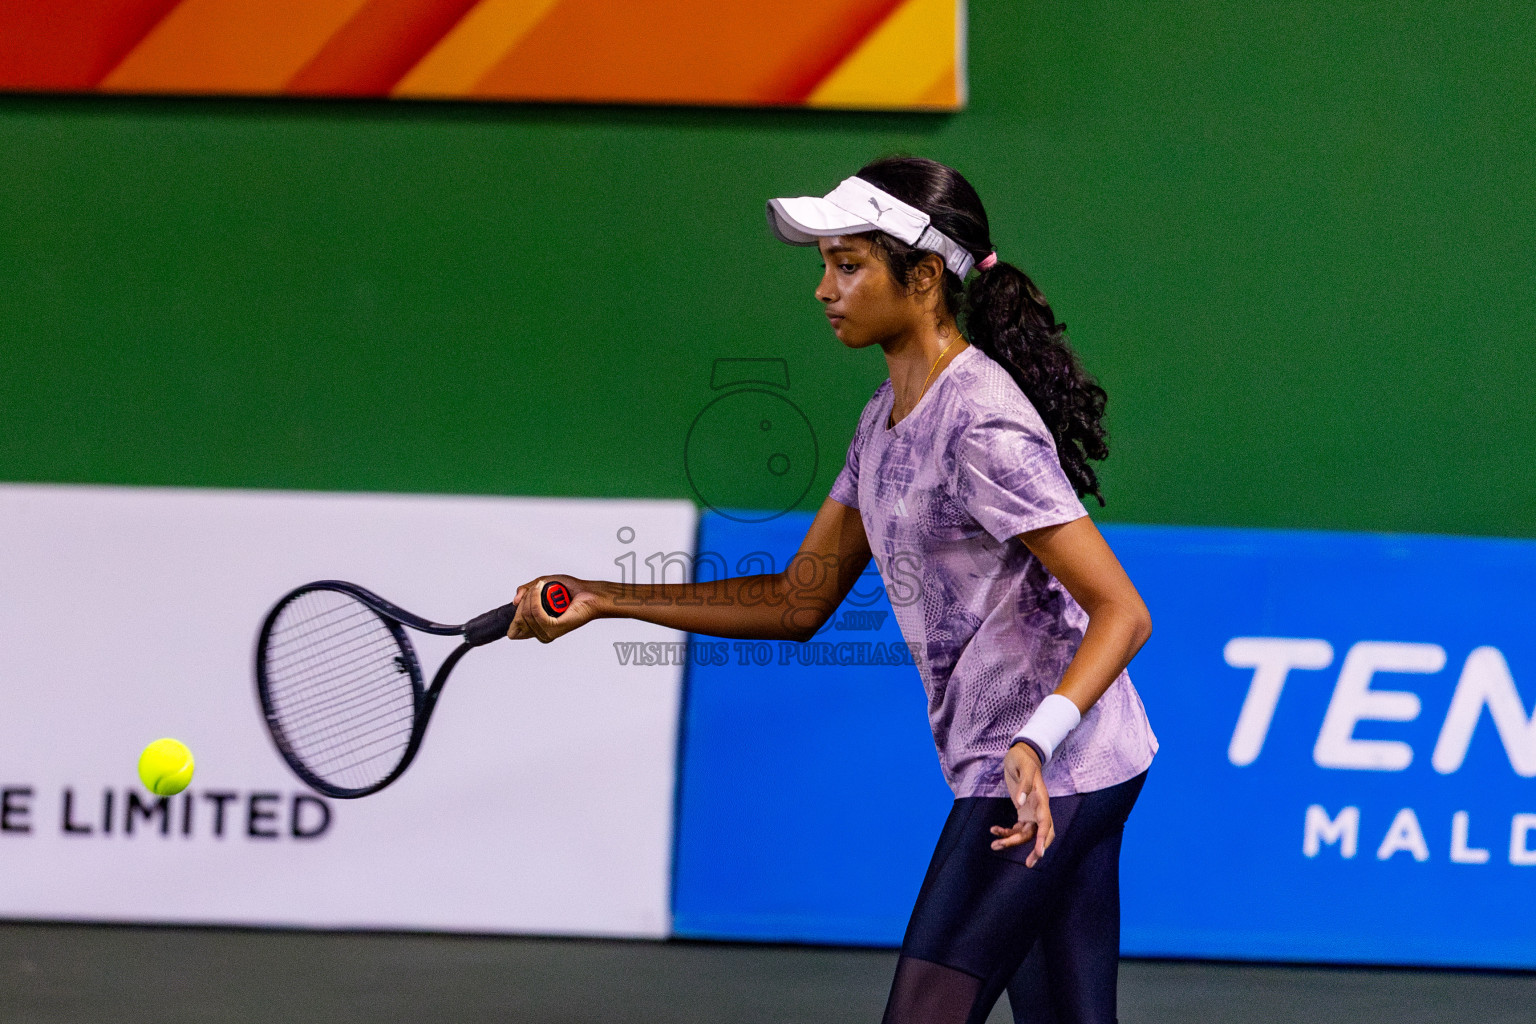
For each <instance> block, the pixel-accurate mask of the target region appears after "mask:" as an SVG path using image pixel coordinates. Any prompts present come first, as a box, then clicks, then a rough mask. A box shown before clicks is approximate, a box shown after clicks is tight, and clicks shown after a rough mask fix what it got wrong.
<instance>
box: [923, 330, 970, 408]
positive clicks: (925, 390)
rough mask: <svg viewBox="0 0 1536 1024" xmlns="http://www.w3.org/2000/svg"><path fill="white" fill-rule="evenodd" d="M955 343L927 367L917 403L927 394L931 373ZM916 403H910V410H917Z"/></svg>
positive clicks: (950, 344)
mask: <svg viewBox="0 0 1536 1024" xmlns="http://www.w3.org/2000/svg"><path fill="white" fill-rule="evenodd" d="M959 340H960V338H959V337H958V336H956V338H955V341H959ZM955 341H952V342H950V343H949V344H948V345H945V346H944V351H943V352H940V353H939V358H937V359H935V360H934V361H933V365H932V366H930V367H928V376H926V377H924V378H923V389H922V390H921V391H919V392H918V393H917V402H921V401H922V400H923V396H924V395H926V394H927V393H928V382H929V381H930V380H932V379H933V371H934V370H937V369H938V368H939V364H940V363H942V362H943V361H944V356H945V355H946V354H947V353H948V352H949V350H950V349H952V348H954V347H955ZM917 402H913V403H912V408H914V409H915V408H917Z"/></svg>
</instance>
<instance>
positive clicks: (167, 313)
mask: <svg viewBox="0 0 1536 1024" xmlns="http://www.w3.org/2000/svg"><path fill="white" fill-rule="evenodd" d="M970 24H971V49H970V59H971V93H972V101H971V107H970V109H969V110H968V111H966V112H965V113H962V114H958V115H953V116H884V115H847V114H830V113H811V112H772V111H709V110H654V109H611V108H568V107H542V108H541V107H499V106H477V105H432V104H390V103H342V102H336V103H331V102H303V101H295V102H269V101H244V100H240V101H223V100H218V101H213V100H146V99H114V98H70V97H10V98H5V99H0V152H3V153H4V160H3V161H0V282H3V284H0V479H7V480H35V481H80V482H85V481H95V482H112V483H144V484H185V485H200V486H201V485H206V486H236V487H281V488H319V489H366V490H387V491H468V492H480V493H518V494H586V495H644V496H658V497H680V496H689V495H690V493H691V492H690V490H689V487H688V482H687V479H686V477H685V474H684V467H683V459H682V446H683V439H684V435H685V433H686V431H687V429H688V425H689V423H690V422H691V420H692V419H693V417H694V415H695V414H696V413H697V412H698V411H699V410H700V408H701V407H702V406H703V404H704V403H705V402H706V401H707V400H708V399H709V397H710V392H709V388H708V380H709V373H710V366H711V362H712V360H713V359H714V358H715V357H717V356H772V357H783V358H785V359H786V360H787V361H788V364H789V367H790V374H791V382H792V390H791V396H792V397H793V398H794V400H795V401H796V403H797V404H798V405H799V406H800V407H801V408H802V409H804V410H805V412H806V414H807V416H809V418H810V420H811V422H812V424H813V425H814V427H815V429H816V432H817V434H818V435H819V437H820V439H821V470H820V474H819V478H818V481H817V483H816V484H815V486H814V487H813V488H812V491H811V495H810V497H809V498H808V499H807V501H806V503H805V504H804V506H803V507H812V508H814V507H815V505H816V504H818V503H819V500H820V498H821V496H822V495H824V494H825V493H826V487H827V486H828V485H829V484H830V482H831V479H832V476H833V475H834V473H835V471H836V469H837V467H838V466H839V465H840V464H841V460H842V456H843V451H844V449H845V447H846V445H847V441H848V438H849V436H850V435H851V433H852V430H853V425H854V422H855V420H856V418H857V414H858V411H859V409H860V408H861V406H862V405H863V403H864V401H865V400H866V399H867V398H868V396H869V393H870V391H871V390H872V389H873V388H874V386H875V385H876V384H877V383H879V381H880V380H882V379H883V378H884V376H885V373H884V363H883V360H881V358H880V356H879V354H878V353H877V352H863V353H851V352H847V351H845V350H844V349H843V348H842V347H841V346H840V345H839V344H838V343H837V342H836V340H835V339H833V338H832V337H831V336H830V334H829V333H828V331H827V329H826V327H825V325H824V321H822V320H821V318H820V316H819V314H818V312H817V310H816V308H815V306H816V304H815V302H814V301H813V300H812V298H811V290H812V288H813V287H814V284H815V278H816V273H817V270H816V264H815V258H814V257H813V256H811V255H809V254H808V253H807V251H805V250H796V249H790V248H788V247H785V246H781V245H778V244H777V243H774V242H772V241H771V240H770V239H769V236H768V234H767V230H766V228H765V226H764V222H763V213H762V209H763V202H764V200H765V199H766V198H767V197H769V196H773V195H785V194H803V193H808V192H813V193H818V194H819V193H821V192H823V191H825V190H826V189H828V188H830V187H831V186H832V185H833V184H835V183H836V182H837V181H838V180H839V179H840V178H842V177H844V176H846V175H847V174H849V173H852V171H853V170H855V169H857V167H858V166H859V165H860V164H861V163H862V162H864V161H865V160H866V159H868V158H870V157H872V156H874V155H877V154H883V153H887V152H892V151H907V152H915V153H920V154H924V155H928V156H933V157H936V158H938V159H940V160H943V161H945V162H948V163H951V164H953V165H955V166H957V167H959V168H960V169H961V170H963V171H964V172H965V173H966V174H967V175H968V176H969V177H970V178H971V179H972V181H973V182H974V183H975V184H976V185H977V187H978V189H979V191H980V192H981V194H982V196H983V198H984V199H985V200H986V201H987V203H988V206H989V210H990V213H991V215H992V220H993V224H994V237H995V238H996V239H997V240H998V242H999V247H1000V249H1001V251H1002V253H1003V254H1004V256H1005V257H1007V258H1009V259H1011V260H1013V261H1015V262H1018V263H1020V264H1021V265H1023V266H1025V267H1026V268H1027V269H1028V270H1029V271H1030V272H1031V274H1032V275H1033V276H1034V277H1035V278H1036V280H1037V281H1038V282H1039V283H1040V284H1041V286H1042V288H1043V289H1044V291H1045V292H1046V294H1047V295H1048V296H1049V297H1050V299H1051V301H1052V303H1053V304H1054V305H1055V307H1056V310H1057V312H1058V314H1059V315H1060V316H1061V317H1062V318H1063V319H1064V320H1065V321H1066V322H1067V323H1068V325H1069V327H1070V329H1071V333H1072V337H1073V339H1074V341H1075V343H1076V344H1077V346H1078V348H1079V350H1080V351H1081V352H1082V353H1083V355H1084V358H1085V359H1086V361H1087V363H1088V364H1089V366H1090V368H1091V369H1092V370H1094V371H1095V372H1096V373H1098V374H1099V375H1100V377H1101V379H1102V380H1103V382H1104V383H1105V385H1106V386H1107V388H1108V390H1109V393H1110V418H1111V429H1112V431H1113V439H1112V440H1113V454H1112V456H1111V459H1110V460H1109V462H1108V463H1107V464H1106V466H1105V469H1104V474H1105V478H1106V495H1107V496H1108V498H1109V506H1108V508H1107V509H1105V510H1104V511H1103V513H1102V516H1103V517H1104V518H1107V519H1115V520H1128V521H1141V522H1160V523H1191V524H1228V525H1255V526H1288V527H1316V528H1342V529H1365V530H1412V531H1432V532H1444V533H1488V534H1506V535H1525V536H1536V468H1533V465H1532V453H1533V452H1536V416H1533V412H1536V401H1533V400H1532V398H1531V396H1530V388H1531V383H1532V381H1533V379H1536V354H1533V348H1536V346H1533V341H1536V302H1533V291H1536V288H1533V286H1536V256H1533V254H1536V187H1533V184H1536V87H1533V81H1532V75H1533V73H1532V69H1533V68H1536V19H1533V18H1532V17H1531V15H1530V9H1529V6H1528V4H1525V3H1518V2H1510V3H1465V2H1464V3H1460V4H1455V5H1446V4H1428V3H1413V2H1408V3H1397V4H1384V3H1342V4H1341V3H1323V2H1320V0H1314V2H1305V3H1301V2H1297V3H1262V4H1260V3H1247V4H1236V3H1233V4H1218V3H1194V2H1186V3H1179V4H1155V5H1149V4H1144V3H1140V2H1131V0H1079V2H1075V3H1070V4H1069V3H1058V2H1049V3H1044V2H1034V0H1031V2H1028V3H1018V2H1008V0H973V3H972V5H971V22H970ZM756 497H760V496H756ZM754 500H755V496H754V494H753V493H751V489H750V488H749V487H748V488H744V490H743V493H742V494H741V495H740V503H741V504H753V503H754Z"/></svg>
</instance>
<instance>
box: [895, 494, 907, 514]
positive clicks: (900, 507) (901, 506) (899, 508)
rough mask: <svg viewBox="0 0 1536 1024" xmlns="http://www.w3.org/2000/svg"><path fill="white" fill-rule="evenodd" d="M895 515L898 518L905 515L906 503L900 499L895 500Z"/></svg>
mask: <svg viewBox="0 0 1536 1024" xmlns="http://www.w3.org/2000/svg"><path fill="white" fill-rule="evenodd" d="M896 514H897V515H899V516H904V515H906V514H907V503H906V501H905V500H904V499H902V498H897V499H896Z"/></svg>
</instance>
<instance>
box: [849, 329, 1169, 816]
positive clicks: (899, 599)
mask: <svg viewBox="0 0 1536 1024" xmlns="http://www.w3.org/2000/svg"><path fill="white" fill-rule="evenodd" d="M891 398H892V390H891V382H890V381H889V380H887V381H885V383H883V384H881V385H880V387H879V388H877V389H876V390H875V393H874V396H873V397H872V398H870V400H869V404H867V405H866V406H865V407H864V412H863V415H861V416H860V417H859V426H858V430H857V432H856V433H855V434H854V437H853V442H852V444H850V445H849V446H848V461H847V464H846V465H845V466H844V467H843V470H842V472H841V473H839V474H838V476H837V480H836V481H835V482H834V483H833V484H832V492H831V497H832V499H833V500H834V501H836V502H838V503H840V504H843V505H847V506H848V507H849V508H856V509H858V510H859V515H860V517H861V518H862V519H863V520H864V532H865V533H866V534H867V535H868V537H869V546H870V549H871V551H873V552H874V557H875V564H876V565H877V566H879V569H880V575H881V576H882V577H883V579H884V581H885V587H886V592H887V593H888V594H889V595H890V598H891V605H892V607H893V608H894V610H895V613H896V620H897V623H898V624H899V625H900V627H901V632H902V635H903V636H904V637H905V638H906V640H907V643H908V644H910V645H912V646H913V649H914V652H915V653H916V654H917V655H918V658H917V659H916V660H917V662H918V671H919V673H920V674H921V676H922V679H923V686H924V688H925V689H926V690H927V692H928V720H929V724H930V725H931V726H932V727H933V739H934V744H935V746H937V747H938V752H939V764H940V766H941V767H942V768H943V770H944V777H945V779H946V780H948V782H949V785H950V788H951V789H953V790H954V792H955V796H957V797H966V796H1001V797H1006V796H1007V795H1008V787H1007V784H1006V783H1005V781H1004V779H1003V755H1004V754H1005V753H1006V752H1007V749H1008V743H1009V741H1010V740H1011V739H1013V735H1014V733H1016V732H1017V731H1018V730H1019V729H1020V728H1021V727H1022V726H1023V725H1024V722H1025V721H1026V720H1027V719H1028V718H1029V716H1030V714H1031V713H1032V712H1033V711H1034V710H1035V707H1036V706H1037V705H1038V704H1039V703H1040V701H1041V700H1043V699H1044V698H1045V697H1046V696H1047V695H1048V694H1049V693H1051V691H1053V690H1055V689H1056V687H1057V685H1058V684H1060V682H1061V676H1062V673H1063V672H1065V671H1066V668H1067V665H1068V663H1070V662H1071V660H1072V656H1073V655H1074V654H1075V653H1076V652H1077V647H1078V644H1079V643H1081V642H1082V639H1083V630H1084V629H1086V628H1087V625H1088V615H1087V613H1086V612H1084V611H1083V609H1082V607H1081V606H1080V605H1079V604H1078V603H1077V602H1076V601H1074V600H1073V599H1072V596H1071V595H1070V594H1068V593H1067V591H1066V588H1065V587H1063V586H1062V585H1061V584H1060V583H1059V582H1057V580H1056V578H1055V577H1054V576H1052V575H1051V574H1050V573H1049V572H1047V571H1046V569H1045V566H1043V565H1041V564H1040V561H1039V559H1037V558H1035V556H1034V555H1033V554H1031V553H1030V551H1029V549H1028V548H1027V547H1025V546H1024V542H1023V541H1021V540H1019V539H1018V536H1017V535H1018V534H1020V533H1024V532H1026V531H1028V530H1034V529H1038V528H1039V527H1042V526H1053V525H1056V524H1059V523H1068V522H1071V521H1073V520H1074V519H1079V518H1081V517H1083V516H1085V515H1087V512H1086V511H1085V510H1084V508H1083V505H1082V502H1080V501H1078V499H1077V494H1076V492H1075V491H1074V490H1073V488H1072V484H1071V483H1070V481H1068V480H1067V475H1066V473H1065V472H1064V471H1063V470H1062V468H1061V462H1060V460H1059V459H1057V457H1056V445H1055V441H1054V440H1053V439H1052V437H1051V432H1050V430H1049V429H1047V428H1046V426H1045V424H1044V422H1042V421H1041V419H1040V415H1039V413H1037V412H1036V411H1035V408H1034V406H1033V405H1031V404H1030V402H1029V399H1028V398H1026V397H1025V396H1024V393H1023V392H1022V391H1020V390H1019V386H1018V384H1016V383H1015V382H1014V380H1013V378H1012V377H1010V376H1009V375H1008V371H1006V370H1005V369H1003V368H1002V367H1001V366H999V365H998V364H997V363H996V362H995V361H994V360H993V359H992V358H991V357H990V356H988V355H987V354H986V353H985V352H983V351H981V349H979V348H975V347H974V346H972V347H969V348H966V349H965V350H964V351H962V352H961V353H960V354H959V355H958V356H956V357H955V358H954V359H953V360H951V361H950V364H949V365H948V366H947V367H945V368H944V371H943V372H942V373H940V374H939V376H938V377H937V378H936V379H935V380H934V382H933V384H932V385H931V386H930V387H929V388H928V391H927V392H926V393H925V394H924V395H923V396H922V398H921V399H920V400H919V401H918V403H917V407H916V408H915V409H913V410H912V411H911V412H910V413H908V414H907V416H906V417H905V418H903V419H902V421H901V422H900V423H898V424H896V426H895V427H888V426H887V424H889V422H890V414H891ZM1156 751H1157V738H1156V737H1155V736H1153V734H1152V729H1151V727H1150V725H1148V723H1147V715H1146V711H1145V710H1144V709H1143V708H1142V704H1141V698H1140V696H1138V695H1137V693H1136V690H1135V688H1134V687H1133V686H1132V685H1131V680H1130V677H1129V676H1128V675H1126V674H1125V673H1121V674H1120V677H1119V678H1118V679H1116V680H1115V681H1114V683H1113V684H1111V685H1110V687H1109V689H1108V690H1107V691H1105V693H1104V696H1102V697H1100V698H1099V701H1098V703H1097V704H1095V705H1094V706H1093V707H1092V708H1090V709H1089V711H1088V713H1087V714H1086V715H1084V716H1083V720H1082V724H1080V725H1079V726H1078V727H1077V728H1076V729H1074V730H1073V731H1072V732H1071V734H1070V735H1068V736H1067V738H1066V740H1065V741H1063V743H1062V745H1061V746H1060V747H1059V748H1058V749H1057V751H1056V755H1055V757H1053V758H1052V759H1051V763H1050V764H1049V765H1047V766H1046V769H1045V782H1046V787H1047V789H1048V790H1049V792H1050V793H1051V794H1052V795H1064V794H1068V793H1083V792H1089V791H1091V790H1095V789H1103V788H1105V787H1106V786H1113V785H1115V784H1116V783H1120V782H1124V781H1126V780H1127V779H1130V778H1133V777H1135V776H1136V775H1139V774H1140V773H1141V772H1142V771H1143V770H1144V769H1146V768H1147V766H1148V765H1150V764H1151V763H1152V755H1153V754H1154V753H1156Z"/></svg>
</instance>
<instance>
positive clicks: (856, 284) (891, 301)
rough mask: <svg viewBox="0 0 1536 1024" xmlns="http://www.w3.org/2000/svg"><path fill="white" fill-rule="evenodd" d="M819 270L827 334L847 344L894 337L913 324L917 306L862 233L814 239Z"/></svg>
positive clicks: (919, 309)
mask: <svg viewBox="0 0 1536 1024" xmlns="http://www.w3.org/2000/svg"><path fill="white" fill-rule="evenodd" d="M819 245H820V249H821V261H822V274H821V283H820V284H819V285H817V286H816V298H817V299H819V300H821V304H822V307H823V310H824V312H825V313H826V315H827V320H828V321H829V322H830V323H831V324H832V333H833V334H835V335H837V340H838V341H841V342H842V343H843V344H844V345H847V346H848V347H849V348H866V347H868V346H870V345H878V344H881V343H882V342H885V341H888V340H891V339H894V338H896V337H898V336H900V335H902V334H904V333H906V332H908V331H910V330H911V329H912V328H913V326H914V325H915V324H917V323H918V322H919V321H920V319H921V317H922V306H921V304H920V303H919V302H917V301H916V299H915V297H914V296H913V295H912V294H910V292H909V291H908V289H906V288H904V287H903V286H902V285H900V284H897V283H896V279H895V277H893V276H892V274H891V272H890V269H889V268H888V267H887V266H886V264H885V261H884V260H882V259H881V258H880V257H879V255H878V254H877V253H875V252H874V251H873V250H872V249H871V248H870V244H869V236H867V235H836V236H834V237H832V238H823V239H821V241H820V243H819Z"/></svg>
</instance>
